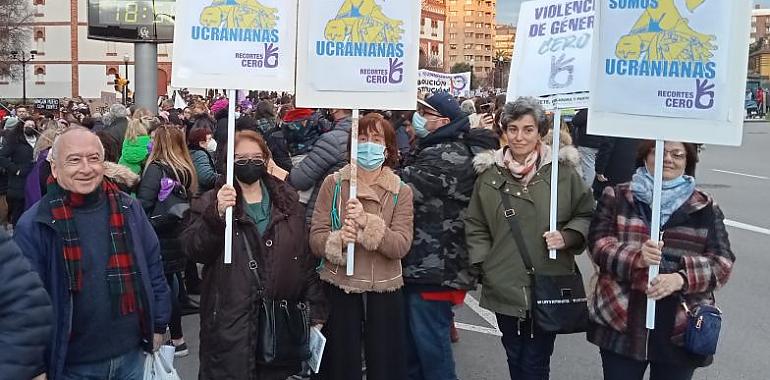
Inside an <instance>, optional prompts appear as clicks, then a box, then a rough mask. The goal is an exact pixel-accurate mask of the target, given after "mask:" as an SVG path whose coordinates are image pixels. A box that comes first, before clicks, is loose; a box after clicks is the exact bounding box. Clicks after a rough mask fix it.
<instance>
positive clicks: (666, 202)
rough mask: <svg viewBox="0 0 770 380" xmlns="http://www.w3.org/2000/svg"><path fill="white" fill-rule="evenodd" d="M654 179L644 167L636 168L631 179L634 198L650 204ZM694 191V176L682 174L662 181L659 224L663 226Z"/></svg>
mask: <svg viewBox="0 0 770 380" xmlns="http://www.w3.org/2000/svg"><path fill="white" fill-rule="evenodd" d="M654 184H655V179H654V178H653V176H652V174H650V172H649V171H648V170H647V168H646V167H640V168H638V169H636V173H635V174H634V176H633V178H632V179H631V192H632V193H633V194H634V199H636V200H637V201H639V202H642V203H644V204H647V205H649V206H652V193H653V189H654V188H655V186H654ZM694 191H695V178H693V177H691V176H688V175H682V176H680V177H678V178H675V179H672V180H670V181H663V192H662V193H661V194H662V198H661V202H660V225H661V226H663V225H665V224H666V222H668V220H669V219H670V218H671V215H673V214H674V212H675V211H676V210H678V209H679V208H680V207H682V205H684V204H685V202H687V200H688V199H690V196H692V194H693V192H694Z"/></svg>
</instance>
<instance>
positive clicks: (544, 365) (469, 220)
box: [465, 98, 594, 379]
mask: <svg viewBox="0 0 770 380" xmlns="http://www.w3.org/2000/svg"><path fill="white" fill-rule="evenodd" d="M502 129H503V133H504V134H505V137H506V139H507V141H508V144H507V145H506V146H505V147H504V148H503V149H501V150H499V151H498V152H497V153H496V154H495V156H494V158H491V157H489V158H487V159H486V160H485V158H484V156H477V159H476V162H475V164H476V170H477V171H478V172H479V173H480V175H479V177H478V179H477V180H476V184H475V187H474V190H473V195H472V197H471V201H470V205H469V206H468V215H467V217H466V220H465V235H466V242H467V245H468V250H469V252H470V260H471V264H472V265H473V266H474V268H476V270H477V271H479V274H480V277H481V283H482V290H481V301H480V303H481V306H482V307H484V308H486V309H488V310H490V311H493V312H495V314H496V316H497V322H498V326H499V328H500V330H501V331H502V333H503V338H502V341H503V346H504V347H505V350H506V354H507V356H508V367H509V370H510V375H511V379H530V378H532V379H547V378H548V374H549V372H550V369H549V366H550V357H551V354H552V353H553V346H554V341H555V339H556V335H555V334H553V333H546V332H543V331H540V330H539V329H538V328H537V326H535V325H534V323H533V321H532V320H531V318H529V313H528V311H529V310H530V306H531V305H530V298H531V297H530V293H529V286H530V281H529V276H528V275H527V271H526V270H525V268H524V263H523V261H522V259H521V255H520V253H519V248H518V247H517V245H516V242H515V240H514V238H513V234H512V233H511V229H510V225H509V223H508V221H507V220H506V218H505V209H506V207H504V206H503V203H502V198H501V196H502V195H501V193H500V191H501V190H502V191H503V192H504V193H505V196H506V197H508V199H509V200H510V202H511V205H512V207H513V209H514V210H515V216H514V217H515V218H517V220H518V221H519V225H520V226H521V230H522V234H523V235H524V240H525V241H526V245H527V248H528V251H529V255H530V256H531V258H532V262H533V265H534V266H535V271H536V272H538V273H540V274H546V275H560V274H569V273H572V271H573V270H574V267H575V255H577V254H580V253H582V252H583V250H584V249H585V243H586V236H587V234H588V226H589V225H590V223H591V214H592V211H593V206H594V200H593V197H592V196H591V192H590V190H589V189H588V187H586V186H585V184H584V183H583V182H582V180H581V176H580V174H579V173H578V171H577V168H578V167H579V155H578V153H577V150H576V149H575V148H574V147H573V146H571V145H568V144H569V143H570V141H569V136H568V135H567V134H565V133H562V138H564V139H565V140H566V141H563V143H565V145H564V146H563V147H561V148H560V150H559V196H558V212H557V228H558V230H557V231H549V216H550V193H551V186H550V182H551V166H552V162H551V147H550V146H549V145H548V144H547V143H545V142H544V141H543V140H545V139H544V138H543V136H545V135H546V134H547V131H548V122H547V119H546V117H545V112H544V110H543V108H542V107H541V106H540V104H539V103H538V101H537V100H535V99H533V98H519V99H518V100H516V101H515V102H513V103H509V104H507V105H506V107H505V111H504V112H503V115H502ZM549 248H553V249H556V250H557V251H558V253H557V259H556V260H551V259H549V258H548V249H549Z"/></svg>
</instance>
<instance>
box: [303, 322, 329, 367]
mask: <svg viewBox="0 0 770 380" xmlns="http://www.w3.org/2000/svg"><path fill="white" fill-rule="evenodd" d="M309 346H310V359H308V360H307V364H308V365H309V366H310V369H312V370H313V373H318V371H319V370H321V359H323V356H324V349H325V348H326V337H325V336H324V334H322V333H321V331H320V330H318V329H317V328H316V327H315V326H313V327H311V328H310V341H309Z"/></svg>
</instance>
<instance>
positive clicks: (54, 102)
mask: <svg viewBox="0 0 770 380" xmlns="http://www.w3.org/2000/svg"><path fill="white" fill-rule="evenodd" d="M35 109H36V110H46V111H58V110H59V99H57V98H38V99H35Z"/></svg>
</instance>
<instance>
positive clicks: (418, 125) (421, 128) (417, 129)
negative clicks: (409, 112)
mask: <svg viewBox="0 0 770 380" xmlns="http://www.w3.org/2000/svg"><path fill="white" fill-rule="evenodd" d="M426 124H428V119H426V118H425V117H424V116H422V115H420V113H419V112H415V113H414V116H412V128H414V134H416V135H417V137H419V138H423V137H425V136H427V135H429V134H430V131H428V129H427V128H425V125H426Z"/></svg>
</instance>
